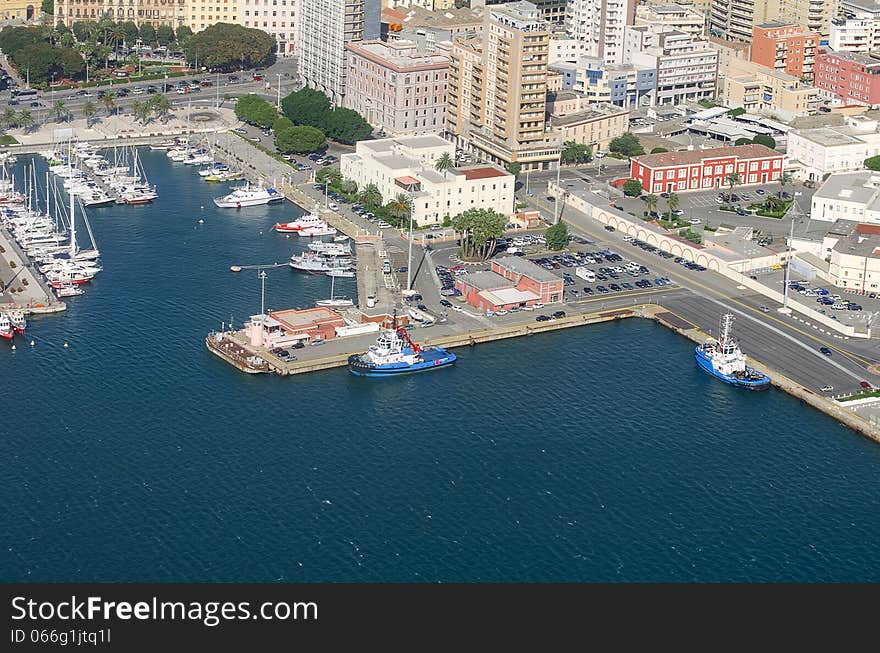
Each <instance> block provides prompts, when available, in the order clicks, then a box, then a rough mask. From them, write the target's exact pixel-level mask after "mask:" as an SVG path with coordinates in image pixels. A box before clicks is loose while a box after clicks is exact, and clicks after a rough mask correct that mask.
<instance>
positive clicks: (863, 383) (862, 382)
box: [859, 381, 871, 390]
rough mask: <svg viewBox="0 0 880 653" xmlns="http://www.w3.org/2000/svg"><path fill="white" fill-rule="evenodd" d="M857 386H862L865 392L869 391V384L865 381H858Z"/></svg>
mask: <svg viewBox="0 0 880 653" xmlns="http://www.w3.org/2000/svg"><path fill="white" fill-rule="evenodd" d="M859 385H860V386H862V387H863V388H864V389H865V390H870V389H871V384H870V383H868V382H867V381H859Z"/></svg>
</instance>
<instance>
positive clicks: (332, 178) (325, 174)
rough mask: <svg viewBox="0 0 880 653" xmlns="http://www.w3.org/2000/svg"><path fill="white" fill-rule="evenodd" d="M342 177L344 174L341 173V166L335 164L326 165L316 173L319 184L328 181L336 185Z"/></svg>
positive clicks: (316, 180)
mask: <svg viewBox="0 0 880 653" xmlns="http://www.w3.org/2000/svg"><path fill="white" fill-rule="evenodd" d="M340 179H342V175H340V174H339V168H336V167H334V166H325V167H323V168H321V169H320V170H318V172H317V173H316V174H315V182H316V183H319V184H323V183H324V182H325V181H327V182H328V183H330V184H331V185H336V184H338V183H339V180H340Z"/></svg>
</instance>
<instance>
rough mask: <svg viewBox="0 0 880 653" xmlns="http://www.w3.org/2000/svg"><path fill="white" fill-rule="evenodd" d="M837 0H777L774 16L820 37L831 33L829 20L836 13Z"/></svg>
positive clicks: (826, 36) (825, 36)
mask: <svg viewBox="0 0 880 653" xmlns="http://www.w3.org/2000/svg"><path fill="white" fill-rule="evenodd" d="M838 1H839V0H778V1H777V3H776V6H777V15H776V16H775V18H778V19H780V20H786V21H788V22H791V23H794V24H795V25H798V26H799V27H801V29H803V30H804V31H806V32H816V33H818V34H820V35H821V36H822V38H828V35H829V34H830V33H831V21H832V19H833V18H834V17H835V14H836V13H837V3H838Z"/></svg>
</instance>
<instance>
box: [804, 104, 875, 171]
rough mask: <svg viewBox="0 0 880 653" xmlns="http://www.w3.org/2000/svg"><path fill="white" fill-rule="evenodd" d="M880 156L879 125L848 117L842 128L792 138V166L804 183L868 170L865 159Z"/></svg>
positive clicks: (806, 130)
mask: <svg viewBox="0 0 880 653" xmlns="http://www.w3.org/2000/svg"><path fill="white" fill-rule="evenodd" d="M878 154H880V134H878V133H877V121H876V120H871V119H870V118H867V117H865V116H847V118H846V125H844V126H842V127H820V128H818V129H795V130H792V131H790V132H789V134H788V158H789V163H790V164H791V165H793V166H795V170H796V172H795V174H796V176H798V177H799V178H802V179H810V180H816V179H821V178H822V177H823V176H824V175H825V173H828V172H847V171H850V170H861V169H863V168H864V161H865V159H867V158H869V157H872V156H877V155H878Z"/></svg>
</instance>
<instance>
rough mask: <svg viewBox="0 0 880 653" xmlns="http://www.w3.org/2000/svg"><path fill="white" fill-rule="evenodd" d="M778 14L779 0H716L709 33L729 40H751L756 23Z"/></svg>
mask: <svg viewBox="0 0 880 653" xmlns="http://www.w3.org/2000/svg"><path fill="white" fill-rule="evenodd" d="M778 15H779V1H778V0H715V1H714V2H713V3H712V9H711V12H710V15H709V34H711V35H712V36H717V37H719V38H722V39H726V40H728V41H751V40H752V29H753V28H754V26H755V25H760V24H761V23H766V22H768V21H771V20H774V19H775V18H777V17H778Z"/></svg>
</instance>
